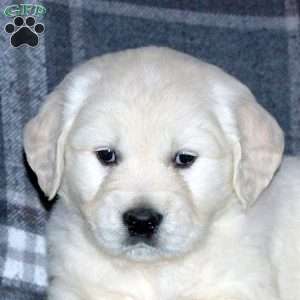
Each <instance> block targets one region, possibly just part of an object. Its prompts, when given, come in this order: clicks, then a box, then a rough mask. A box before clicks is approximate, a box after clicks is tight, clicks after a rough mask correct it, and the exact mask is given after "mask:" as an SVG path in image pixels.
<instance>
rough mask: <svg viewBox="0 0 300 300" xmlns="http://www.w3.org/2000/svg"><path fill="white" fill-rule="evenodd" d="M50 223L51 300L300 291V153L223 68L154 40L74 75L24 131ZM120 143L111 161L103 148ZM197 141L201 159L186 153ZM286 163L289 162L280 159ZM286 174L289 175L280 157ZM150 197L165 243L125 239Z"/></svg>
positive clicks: (173, 299) (269, 299)
mask: <svg viewBox="0 0 300 300" xmlns="http://www.w3.org/2000/svg"><path fill="white" fill-rule="evenodd" d="M24 146H25V151H26V155H27V159H28V161H29V164H30V165H31V167H32V168H33V170H34V171H35V172H36V173H37V176H38V180H39V183H40V186H41V188H42V189H43V190H44V191H45V193H46V194H47V195H48V196H49V197H50V198H53V197H54V195H55V194H56V193H58V194H59V196H60V197H59V200H58V203H57V205H56V206H55V208H54V211H53V212H52V216H51V219H50V222H49V225H48V244H49V300H121V299H122V300H299V299H300V238H299V236H300V159H298V158H292V157H286V158H284V159H283V160H282V153H283V146H284V145H283V134H282V131H281V129H280V127H279V126H278V124H277V122H276V121H275V120H274V119H273V118H272V117H271V115H270V114H269V113H268V112H266V111H265V110H264V109H263V108H262V107H261V106H260V105H259V104H258V103H257V102H256V101H255V98H254V97H253V95H252V94H251V92H250V91H249V90H248V89H247V87H245V86H244V85H243V84H241V83H240V82H238V81H237V80H236V79H234V78H233V77H231V76H230V75H228V74H226V73H225V72H223V71H222V70H221V69H219V68H217V67H215V66H212V65H210V64H207V63H205V62H202V61H200V60H198V59H195V58H193V57H190V56H188V55H186V54H183V53H179V52H177V51H174V50H171V49H167V48H159V47H145V48H140V49H133V50H127V51H122V52H118V53H114V54H109V55H104V56H102V57H98V58H94V59H92V60H90V61H88V62H87V63H85V64H83V65H81V66H79V67H78V68H76V69H75V70H74V71H73V72H71V73H70V74H69V75H68V76H67V77H66V78H65V79H64V81H63V82H62V83H61V84H60V85H59V87H57V88H56V89H55V90H54V92H52V94H51V95H50V96H49V97H48V99H47V100H46V103H45V104H44V106H43V107H42V109H41V111H40V112H39V114H38V115H37V116H36V117H35V118H34V119H32V120H31V121H30V122H29V123H28V124H27V126H26V128H25V133H24ZM101 147H111V148H113V149H115V150H116V151H117V153H118V155H119V157H120V161H119V163H118V164H117V165H115V166H111V167H108V166H103V165H102V164H101V163H100V162H99V161H98V159H97V158H96V155H95V151H96V150H98V149H99V148H101ZM181 150H186V151H193V152H195V153H197V154H198V158H197V159H196V161H195V162H194V164H193V165H192V166H190V167H189V168H185V169H179V168H176V167H175V166H174V163H173V158H174V155H175V154H176V153H177V152H178V151H181ZM280 165H281V166H280ZM279 166H280V168H279V171H278V167H279ZM142 202H143V203H144V202H146V203H148V204H150V205H151V206H152V207H155V208H156V209H157V210H159V211H160V212H161V213H162V214H163V216H164V218H163V222H162V224H161V226H160V228H159V232H158V244H157V246H156V247H150V246H146V245H143V244H138V245H135V246H128V245H125V244H124V242H123V241H124V237H125V236H126V228H125V227H124V225H123V224H122V218H121V216H122V213H124V212H125V211H126V210H128V209H130V208H132V207H135V206H137V205H139V204H140V203H142Z"/></svg>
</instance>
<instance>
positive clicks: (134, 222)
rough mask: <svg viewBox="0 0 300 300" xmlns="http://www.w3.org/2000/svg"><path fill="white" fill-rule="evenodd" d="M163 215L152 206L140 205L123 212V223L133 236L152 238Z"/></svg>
mask: <svg viewBox="0 0 300 300" xmlns="http://www.w3.org/2000/svg"><path fill="white" fill-rule="evenodd" d="M162 218H163V216H162V215H161V214H160V213H159V212H157V211H155V210H154V209H151V208H145V207H138V208H134V209H130V210H128V211H126V212H125V213H124V214H123V223H124V224H125V225H126V226H127V229H128V233H129V235H130V236H131V237H136V238H142V239H150V238H151V237H152V236H153V234H154V233H155V232H156V231H157V229H158V226H159V225H160V223H161V221H162Z"/></svg>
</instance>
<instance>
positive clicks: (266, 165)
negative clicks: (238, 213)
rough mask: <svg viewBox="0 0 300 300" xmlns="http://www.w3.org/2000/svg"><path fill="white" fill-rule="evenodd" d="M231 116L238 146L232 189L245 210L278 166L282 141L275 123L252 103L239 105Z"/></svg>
mask: <svg viewBox="0 0 300 300" xmlns="http://www.w3.org/2000/svg"><path fill="white" fill-rule="evenodd" d="M253 98H254V97H253ZM234 114H235V116H236V118H237V127H238V134H239V137H238V138H239V142H237V143H236V144H235V146H234V178H233V185H234V190H235V192H236V194H237V196H238V198H239V199H240V201H241V203H242V205H243V207H245V208H246V207H248V206H250V205H252V204H253V203H254V202H255V201H256V199H257V198H258V196H259V195H260V193H261V192H262V191H263V190H264V189H265V188H266V187H267V186H268V184H269V183H270V181H271V179H272V177H273V175H274V173H275V171H276V169H277V168H278V166H279V165H280V162H281V159H282V153H283V149H284V137H283V132H282V130H281V128H280V127H279V125H278V123H277V122H276V120H275V119H274V118H273V117H272V116H271V115H270V114H269V113H268V112H267V111H266V110H264V109H263V108H262V107H261V106H260V105H259V104H258V103H257V102H256V101H255V99H253V100H252V99H251V101H248V100H244V101H240V102H239V104H238V105H237V106H236V107H235V112H234Z"/></svg>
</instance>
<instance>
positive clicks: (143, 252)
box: [121, 243, 164, 262]
mask: <svg viewBox="0 0 300 300" xmlns="http://www.w3.org/2000/svg"><path fill="white" fill-rule="evenodd" d="M121 255H123V256H124V257H125V258H126V259H129V260H132V261H137V262H147V261H154V260H159V259H162V258H163V257H164V255H163V253H162V252H161V250H160V249H159V248H157V247H154V246H150V245H147V244H145V243H138V244H136V245H131V246H126V247H125V248H124V251H123V253H122V254H121Z"/></svg>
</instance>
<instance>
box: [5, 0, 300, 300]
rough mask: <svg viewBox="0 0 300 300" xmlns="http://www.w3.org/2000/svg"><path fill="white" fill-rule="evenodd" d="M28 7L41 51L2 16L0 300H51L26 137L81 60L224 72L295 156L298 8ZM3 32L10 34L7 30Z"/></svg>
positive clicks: (298, 140) (148, 0) (268, 4)
mask: <svg viewBox="0 0 300 300" xmlns="http://www.w3.org/2000/svg"><path fill="white" fill-rule="evenodd" d="M22 3H24V2H21V1H15V2H13V1H8V0H2V1H1V3H0V9H1V10H2V11H3V12H4V11H5V9H6V7H7V6H9V5H12V4H18V5H20V4H22ZM25 3H27V4H34V5H36V4H41V5H43V6H44V7H45V8H46V14H41V15H37V16H35V19H36V22H39V23H41V24H43V28H44V32H40V33H38V28H37V27H35V30H36V33H35V34H36V36H37V37H38V39H39V43H38V45H36V46H34V47H29V46H20V47H13V45H11V44H10V37H11V36H12V34H13V33H11V32H8V31H11V30H13V29H14V23H13V22H17V21H14V19H13V17H12V16H7V15H5V14H4V13H3V14H1V17H0V32H1V33H0V40H1V42H0V68H1V69H0V70H1V73H0V74H1V75H0V91H1V94H0V95H1V110H0V120H1V121H0V153H1V155H0V170H1V176H0V189H1V193H0V197H1V199H0V299H1V300H8V299H14V300H19V299H20V300H21V299H23V300H34V299H45V297H46V296H45V288H46V286H47V274H46V268H45V265H46V250H45V248H46V247H45V239H44V233H45V223H46V220H47V217H48V214H49V212H48V211H49V210H48V207H47V202H46V201H45V199H44V197H43V195H42V193H41V191H40V190H39V189H38V187H37V185H36V179H35V178H34V175H33V174H32V172H31V171H30V170H29V168H28V167H26V163H25V160H24V154H23V148H22V129H23V126H24V124H25V123H26V122H27V121H28V120H29V119H30V118H31V117H33V116H34V115H35V114H36V112H37V110H38V108H39V107H40V105H41V103H42V102H43V101H44V98H45V96H46V94H47V93H49V92H50V91H51V90H52V89H53V88H54V86H55V85H56V84H57V83H59V82H60V81H61V80H62V78H63V77H64V76H65V74H66V73H67V72H69V71H70V69H71V68H72V66H73V65H75V64H77V63H79V62H81V61H83V60H85V59H88V58H90V57H93V56H95V55H100V54H103V53H106V52H110V51H115V50H120V49H125V48H130V47H138V46H145V45H149V44H153V45H164V46H169V47H173V48H175V49H178V50H181V51H184V52H187V53H190V54H192V55H194V56H197V57H200V58H203V59H205V60H207V61H208V62H211V63H214V64H216V65H219V66H220V67H222V68H224V69H225V70H227V71H228V72H229V73H231V74H232V75H234V76H236V77H237V78H239V79H240V80H241V81H242V82H244V83H245V84H246V85H248V86H249V87H250V89H251V90H252V91H253V92H254V94H255V95H256V97H257V99H258V101H259V102H260V103H261V104H262V105H263V106H264V107H265V108H266V109H267V110H268V111H269V112H270V113H272V114H273V115H274V116H275V117H276V119H277V120H278V122H279V123H280V125H281V127H282V128H283V129H284V131H285V134H286V135H285V137H286V149H285V151H286V153H288V154H292V155H296V154H297V153H298V154H299V152H300V25H299V24H300V21H299V9H300V8H299V2H297V0H284V1H283V0H271V1H270V0H251V1H250V0H248V1H245V0H235V1H234V0H227V1H217V0H210V1H202V0H197V1H196V0H189V1H174V0H164V1H159V0H126V1H114V0H111V1H101V0H85V1H83V0H76V1H71V0H70V1H65V0H48V1H39V2H36V1H25ZM7 13H8V11H7V10H6V14H7ZM25 13H26V12H25ZM31 13H33V12H31ZM26 22H27V20H26ZM28 22H29V21H28ZM7 23H10V24H11V25H12V26H11V25H9V26H8V27H6V25H7ZM4 29H5V30H6V32H5V30H4ZM14 30H15V29H14ZM39 31H40V30H39ZM15 42H16V41H15V40H13V39H12V43H15ZM17 42H18V41H17ZM199 84H201V82H199Z"/></svg>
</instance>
